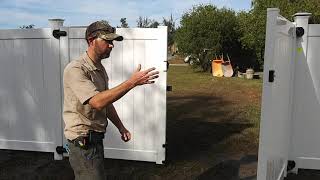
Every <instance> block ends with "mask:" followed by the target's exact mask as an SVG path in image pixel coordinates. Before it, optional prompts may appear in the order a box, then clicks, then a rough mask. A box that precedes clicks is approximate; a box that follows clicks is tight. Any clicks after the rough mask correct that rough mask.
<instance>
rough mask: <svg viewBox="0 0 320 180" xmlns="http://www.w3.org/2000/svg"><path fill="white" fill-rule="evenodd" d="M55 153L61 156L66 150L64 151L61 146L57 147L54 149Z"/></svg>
mask: <svg viewBox="0 0 320 180" xmlns="http://www.w3.org/2000/svg"><path fill="white" fill-rule="evenodd" d="M56 152H57V153H58V154H63V153H66V152H67V150H66V148H64V147H63V146H57V147H56Z"/></svg>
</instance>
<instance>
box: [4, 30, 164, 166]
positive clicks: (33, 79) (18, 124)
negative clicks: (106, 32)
mask: <svg viewBox="0 0 320 180" xmlns="http://www.w3.org/2000/svg"><path fill="white" fill-rule="evenodd" d="M58 28H59V27H58ZM85 29H86V27H60V31H65V32H66V33H67V36H61V37H60V39H56V38H54V37H53V36H52V29H50V28H48V29H33V30H0V53H1V57H0V84H1V86H0V102H1V103H0V122H1V126H0V148H1V149H17V150H31V151H45V152H54V153H55V159H61V156H59V155H58V154H57V153H56V147H58V146H63V144H65V143H66V139H65V138H64V135H63V127H64V124H63V123H62V122H63V121H62V102H63V101H62V97H63V95H62V73H63V69H64V67H65V66H66V64H67V63H69V62H70V61H72V60H73V59H75V58H77V57H78V56H80V55H81V54H82V53H84V52H85V51H86V48H87V43H86V41H85V39H84V34H85ZM117 33H118V34H121V35H122V36H124V40H123V41H122V42H114V45H115V48H114V49H113V51H112V53H111V56H110V58H108V59H105V60H103V61H102V64H103V65H104V67H105V69H106V71H107V73H108V75H109V88H113V87H115V86H117V85H119V84H120V83H122V82H124V81H125V80H127V79H129V78H130V76H131V74H132V73H133V72H134V70H136V68H137V67H138V64H141V65H142V69H146V68H149V67H156V68H157V70H158V71H159V72H160V74H159V78H158V79H157V80H156V83H155V84H152V85H147V86H140V87H137V88H135V89H133V90H131V91H130V92H129V93H127V94H126V95H125V96H124V97H123V98H122V99H120V100H119V101H117V102H115V103H114V106H115V108H116V109H117V111H118V114H119V116H120V118H121V120H122V121H123V123H124V125H125V126H126V127H127V129H128V130H129V131H130V132H131V133H132V140H131V141H129V142H127V143H125V142H123V141H122V140H121V138H120V134H119V132H118V130H117V129H116V128H115V126H114V125H113V124H112V123H111V122H110V121H109V125H108V127H107V133H106V138H105V140H104V145H105V157H107V158H116V159H129V160H141V161H151V162H156V163H158V164H162V163H163V161H164V160H165V148H164V146H163V145H164V144H165V143H166V142H165V141H166V87H167V84H166V82H167V72H166V70H167V69H166V68H167V67H166V59H167V28H166V27H159V28H149V29H141V28H127V29H117Z"/></svg>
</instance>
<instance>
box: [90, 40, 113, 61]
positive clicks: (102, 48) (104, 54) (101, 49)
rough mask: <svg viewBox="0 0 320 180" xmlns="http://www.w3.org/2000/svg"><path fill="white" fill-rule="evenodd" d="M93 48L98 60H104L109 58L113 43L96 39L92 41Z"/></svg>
mask: <svg viewBox="0 0 320 180" xmlns="http://www.w3.org/2000/svg"><path fill="white" fill-rule="evenodd" d="M93 46H94V51H95V53H96V55H97V56H98V57H99V58H100V59H105V58H108V57H110V53H111V51H112V48H113V41H111V40H110V41H107V40H104V39H101V38H96V39H95V40H94V41H93Z"/></svg>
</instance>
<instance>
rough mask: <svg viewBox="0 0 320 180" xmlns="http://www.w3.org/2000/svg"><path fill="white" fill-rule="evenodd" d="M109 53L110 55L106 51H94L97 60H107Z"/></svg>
mask: <svg viewBox="0 0 320 180" xmlns="http://www.w3.org/2000/svg"><path fill="white" fill-rule="evenodd" d="M110 53H111V51H108V52H106V53H101V52H99V51H97V50H96V54H97V55H98V57H99V59H105V58H109V57H110Z"/></svg>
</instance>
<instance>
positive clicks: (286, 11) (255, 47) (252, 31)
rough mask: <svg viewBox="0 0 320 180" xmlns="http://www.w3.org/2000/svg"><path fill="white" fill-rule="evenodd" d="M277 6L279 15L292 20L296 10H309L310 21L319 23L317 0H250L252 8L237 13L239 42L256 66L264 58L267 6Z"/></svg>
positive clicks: (319, 5) (319, 8)
mask: <svg viewBox="0 0 320 180" xmlns="http://www.w3.org/2000/svg"><path fill="white" fill-rule="evenodd" d="M274 7H276V8H279V9H280V11H281V15H282V16H284V17H285V18H287V19H289V20H291V21H293V18H292V15H293V14H295V13H297V12H310V13H312V14H313V15H312V17H311V19H310V22H311V23H320V1H319V0H267V1H266V0H252V8H251V10H250V11H249V12H240V13H239V14H238V20H239V30H240V32H241V34H242V36H241V44H242V46H243V48H245V49H247V50H249V51H251V52H253V53H252V56H253V59H256V65H257V66H256V68H258V67H260V68H262V64H263V60H264V46H265V30H266V19H267V8H274Z"/></svg>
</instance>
